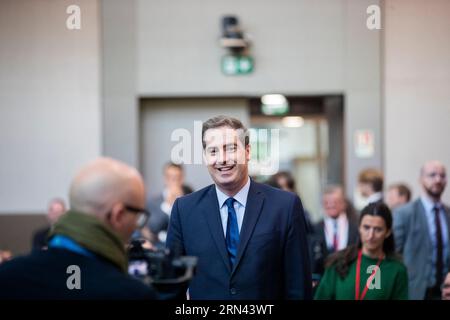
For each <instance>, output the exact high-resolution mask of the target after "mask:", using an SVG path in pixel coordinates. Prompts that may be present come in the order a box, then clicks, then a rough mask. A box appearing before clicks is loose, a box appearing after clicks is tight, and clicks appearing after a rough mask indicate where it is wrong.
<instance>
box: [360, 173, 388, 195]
mask: <svg viewBox="0 0 450 320" xmlns="http://www.w3.org/2000/svg"><path fill="white" fill-rule="evenodd" d="M358 181H359V183H366V184H370V186H371V187H372V189H373V191H374V192H381V191H383V174H382V173H381V171H379V170H377V169H374V168H368V169H365V170H363V171H361V172H360V173H359V177H358Z"/></svg>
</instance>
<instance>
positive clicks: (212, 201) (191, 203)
mask: <svg viewBox="0 0 450 320" xmlns="http://www.w3.org/2000/svg"><path fill="white" fill-rule="evenodd" d="M167 247H168V248H170V249H171V250H172V251H177V252H179V253H181V254H183V255H189V256H197V257H198V266H197V272H196V275H195V276H194V278H193V279H192V281H191V283H190V286H189V295H190V297H191V299H225V300H234V299H252V300H259V299H311V298H312V288H311V270H310V262H309V253H308V243H307V238H306V225H305V217H304V214H303V207H302V204H301V201H300V199H299V197H298V196H296V195H295V194H293V193H290V192H286V191H282V190H279V189H275V188H272V187H270V186H267V185H263V184H259V183H256V182H254V181H251V185H250V190H249V193H248V198H247V206H246V209H245V214H244V220H243V223H242V228H241V232H240V243H239V248H238V253H237V258H236V263H235V266H234V268H233V269H231V266H230V262H229V259H228V253H227V249H226V243H225V237H224V234H223V229H222V222H221V219H220V212H219V205H218V201H217V194H216V189H215V186H214V185H210V186H208V187H206V188H204V189H202V190H199V191H197V192H194V193H192V194H190V195H187V196H184V197H181V198H178V199H177V200H176V201H175V204H174V206H173V208H172V214H171V218H170V225H169V231H168V235H167Z"/></svg>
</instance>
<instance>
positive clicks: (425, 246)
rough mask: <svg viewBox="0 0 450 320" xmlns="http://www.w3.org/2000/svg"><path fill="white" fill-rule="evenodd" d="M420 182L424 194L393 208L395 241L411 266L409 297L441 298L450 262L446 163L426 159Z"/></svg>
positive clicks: (449, 215)
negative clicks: (445, 194) (444, 195)
mask: <svg viewBox="0 0 450 320" xmlns="http://www.w3.org/2000/svg"><path fill="white" fill-rule="evenodd" d="M420 183H421V185H422V195H421V197H420V198H419V199H417V200H416V201H414V202H411V203H409V204H407V205H405V206H402V207H400V208H398V209H397V210H396V211H395V212H394V237H395V244H396V247H397V251H398V252H399V253H401V254H402V255H403V259H404V263H405V265H406V266H407V268H408V276H409V293H410V298H411V299H440V297H441V284H442V283H443V280H444V278H445V275H446V273H447V272H448V270H449V265H450V252H449V239H450V236H449V227H450V209H449V208H448V207H447V206H446V205H444V204H443V203H442V202H441V196H442V193H443V192H444V190H445V187H446V184H447V175H446V170H445V167H444V165H443V164H442V163H441V162H439V161H428V162H426V163H425V164H424V165H423V167H422V169H421V171H420Z"/></svg>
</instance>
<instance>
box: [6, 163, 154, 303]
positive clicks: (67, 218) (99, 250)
mask: <svg viewBox="0 0 450 320" xmlns="http://www.w3.org/2000/svg"><path fill="white" fill-rule="evenodd" d="M145 194H146V193H145V189H144V183H143V180H142V177H141V176H140V174H139V173H138V172H137V171H136V170H135V169H133V168H131V167H129V166H127V165H126V164H124V163H121V162H119V161H116V160H113V159H109V158H99V159H97V160H95V161H93V162H92V163H89V164H88V165H86V166H85V167H83V168H82V169H81V170H80V172H79V173H78V174H77V175H76V176H75V178H74V179H73V181H72V184H71V187H70V195H69V200H70V210H69V211H68V212H67V213H66V214H65V215H64V216H62V217H61V219H59V220H58V222H57V223H56V224H55V225H54V228H53V230H52V231H51V232H50V236H49V245H48V250H43V251H37V252H34V253H32V254H31V255H29V256H25V257H19V258H16V259H13V260H12V261H10V262H8V263H5V264H3V265H1V266H0V299H155V298H156V293H155V291H154V290H153V289H152V288H150V287H148V286H146V285H144V284H142V283H141V282H139V281H137V280H135V279H132V278H130V277H129V276H128V274H127V255H126V251H125V243H126V242H127V241H128V240H129V238H130V237H131V234H132V233H133V231H134V230H135V229H136V228H140V227H142V226H144V225H145V224H146V222H147V219H148V213H147V212H146V211H145V210H144V209H142V208H144V207H145Z"/></svg>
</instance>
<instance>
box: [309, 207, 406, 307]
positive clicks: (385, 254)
mask: <svg viewBox="0 0 450 320" xmlns="http://www.w3.org/2000/svg"><path fill="white" fill-rule="evenodd" d="M359 235H360V240H359V242H358V244H357V245H354V246H350V247H348V248H347V249H344V250H342V251H339V252H337V253H336V254H334V255H332V256H330V258H329V260H328V261H327V264H326V269H325V274H324V275H323V277H322V279H321V281H320V283H319V286H318V288H317V290H316V293H315V299H316V300H400V299H401V300H406V299H408V274H407V270H406V267H405V265H404V264H403V263H402V262H401V260H400V258H399V257H398V256H397V255H396V253H395V245H394V237H393V235H392V215H391V211H390V210H389V208H388V207H387V206H386V205H385V204H384V203H381V202H378V203H372V204H370V205H368V206H367V207H365V208H364V209H363V210H362V212H361V216H360V220H359Z"/></svg>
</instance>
